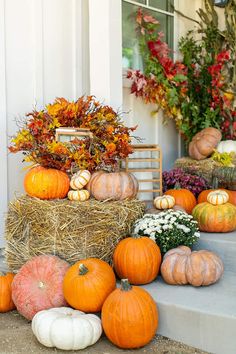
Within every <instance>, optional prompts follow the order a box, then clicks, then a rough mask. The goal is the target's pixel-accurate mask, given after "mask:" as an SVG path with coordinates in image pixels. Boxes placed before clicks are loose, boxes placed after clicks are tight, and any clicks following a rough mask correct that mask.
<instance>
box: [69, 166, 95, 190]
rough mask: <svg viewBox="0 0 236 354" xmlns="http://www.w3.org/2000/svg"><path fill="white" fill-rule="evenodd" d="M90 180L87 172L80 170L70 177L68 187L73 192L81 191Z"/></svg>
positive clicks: (89, 174)
mask: <svg viewBox="0 0 236 354" xmlns="http://www.w3.org/2000/svg"><path fill="white" fill-rule="evenodd" d="M90 178H91V173H90V172H89V171H88V170H80V171H78V172H77V173H75V174H74V175H73V176H72V177H71V180H70V187H71V188H72V189H74V190H77V189H82V188H83V187H84V186H86V184H88V182H89V180H90Z"/></svg>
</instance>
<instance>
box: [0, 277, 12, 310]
mask: <svg viewBox="0 0 236 354" xmlns="http://www.w3.org/2000/svg"><path fill="white" fill-rule="evenodd" d="M13 278H14V274H13V273H6V274H3V273H1V272H0V312H7V311H11V310H13V309H14V308H15V305H14V303H13V301H12V295H11V283H12V281H13Z"/></svg>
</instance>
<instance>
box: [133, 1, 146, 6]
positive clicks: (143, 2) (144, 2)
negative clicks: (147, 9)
mask: <svg viewBox="0 0 236 354" xmlns="http://www.w3.org/2000/svg"><path fill="white" fill-rule="evenodd" d="M135 1H136V2H139V3H140V4H144V5H146V3H147V0H135Z"/></svg>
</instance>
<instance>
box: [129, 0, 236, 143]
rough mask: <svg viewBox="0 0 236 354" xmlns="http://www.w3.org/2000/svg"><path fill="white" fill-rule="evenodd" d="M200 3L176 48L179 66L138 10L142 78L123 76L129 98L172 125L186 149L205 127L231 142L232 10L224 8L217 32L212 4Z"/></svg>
mask: <svg viewBox="0 0 236 354" xmlns="http://www.w3.org/2000/svg"><path fill="white" fill-rule="evenodd" d="M204 3H205V10H203V9H199V11H198V15H199V17H200V21H195V22H197V26H196V27H195V30H192V31H189V32H188V33H187V35H186V36H185V37H183V38H181V40H180V42H179V51H180V54H181V55H182V60H181V61H178V60H177V61H174V60H173V59H172V56H173V53H171V49H170V48H169V47H168V45H167V44H166V43H165V42H164V41H163V36H164V35H163V33H162V32H158V27H159V23H158V21H157V20H156V19H155V18H153V17H152V16H150V15H147V14H145V13H144V12H143V11H142V9H139V10H138V12H137V14H136V24H137V35H138V39H139V45H140V53H141V55H142V57H143V63H144V72H141V71H139V70H129V71H128V72H127V77H128V78H129V79H130V80H131V82H132V84H131V93H134V94H135V95H136V96H137V97H141V99H143V101H144V102H145V103H154V104H156V105H157V107H158V108H157V110H158V109H162V110H163V111H164V114H165V117H169V118H172V119H174V120H175V123H176V126H177V129H178V130H179V131H180V132H181V134H182V135H183V137H184V138H185V140H186V142H187V143H188V142H189V141H191V139H192V137H193V136H194V135H195V134H196V133H197V132H199V131H200V130H202V129H204V128H206V127H209V126H211V127H215V128H218V129H220V130H221V132H222V135H223V138H224V139H233V140H234V139H235V138H236V98H235V97H236V32H235V23H236V5H235V2H234V1H233V0H230V1H229V2H228V4H227V6H226V8H225V22H226V29H225V30H224V31H221V30H220V29H219V28H218V16H217V13H216V11H215V9H214V2H213V1H212V0H205V1H204ZM196 34H197V35H198V37H197V36H196ZM199 36H200V39H199Z"/></svg>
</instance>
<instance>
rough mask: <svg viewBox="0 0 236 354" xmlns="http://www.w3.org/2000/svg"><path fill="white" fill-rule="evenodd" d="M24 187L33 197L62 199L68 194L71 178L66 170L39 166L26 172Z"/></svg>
mask: <svg viewBox="0 0 236 354" xmlns="http://www.w3.org/2000/svg"><path fill="white" fill-rule="evenodd" d="M24 187H25V191H26V193H27V194H28V195H29V196H31V197H37V198H39V199H62V198H65V197H66V196H67V193H68V190H69V187H70V179H69V177H68V176H67V174H66V173H65V172H62V171H59V170H56V169H54V168H44V167H41V166H38V167H34V168H32V169H31V170H30V171H29V172H28V173H27V174H26V176H25V179H24Z"/></svg>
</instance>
